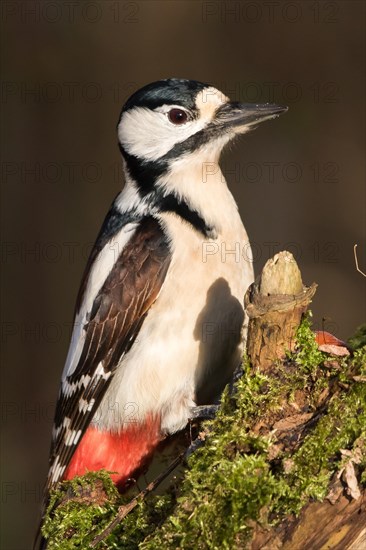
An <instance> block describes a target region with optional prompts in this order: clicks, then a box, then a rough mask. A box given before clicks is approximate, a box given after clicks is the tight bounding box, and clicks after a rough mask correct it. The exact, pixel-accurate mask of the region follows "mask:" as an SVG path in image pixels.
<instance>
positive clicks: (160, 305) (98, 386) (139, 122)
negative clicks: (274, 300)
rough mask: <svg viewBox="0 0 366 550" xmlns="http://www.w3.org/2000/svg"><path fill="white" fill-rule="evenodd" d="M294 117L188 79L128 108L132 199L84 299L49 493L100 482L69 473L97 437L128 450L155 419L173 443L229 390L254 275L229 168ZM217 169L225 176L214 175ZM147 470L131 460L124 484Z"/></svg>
mask: <svg viewBox="0 0 366 550" xmlns="http://www.w3.org/2000/svg"><path fill="white" fill-rule="evenodd" d="M284 110H286V109H285V108H283V107H278V106H276V105H269V104H266V105H244V104H239V103H233V102H230V101H229V100H228V98H227V97H226V96H224V95H223V94H222V93H221V92H219V91H218V90H216V89H215V88H213V87H211V86H209V85H207V84H203V83H199V82H196V81H189V80H179V79H170V80H163V81H159V82H155V83H153V84H150V85H148V86H146V87H145V88H142V89H141V90H139V91H138V92H136V93H135V94H134V95H133V96H131V98H130V99H129V100H128V101H127V103H126V105H125V106H124V108H123V110H122V113H121V117H120V121H119V123H118V138H119V146H120V150H121V153H122V157H123V163H124V170H125V180H126V182H125V187H124V189H123V191H122V192H121V193H120V194H119V195H118V196H117V197H116V199H115V201H114V202H113V204H112V207H111V209H110V211H109V213H108V215H107V217H106V219H105V222H104V224H103V226H102V229H101V231H100V234H99V236H98V238H97V241H96V244H95V246H94V249H93V251H92V253H91V256H90V258H89V261H88V264H87V268H86V271H85V274H84V276H83V280H82V284H81V288H80V292H79V296H78V299H77V306H76V313H75V327H74V331H73V335H72V339H71V344H70V349H69V353H68V356H67V360H66V364H65V368H64V371H63V375H62V381H61V389H60V394H59V400H58V404H57V410H56V416H55V425H54V431H53V442H52V448H51V459H50V471H49V477H48V484H47V487H48V489H50V488H51V487H52V486H53V485H54V484H55V483H56V482H57V481H59V480H60V479H63V478H65V477H72V475H75V473H83V471H82V469H83V468H84V470H85V467H89V468H90V464H89V463H87V462H85V461H84V462H83V461H82V460H81V459H80V460H81V462H80V461H79V462H78V464H77V466H75V467H74V469H72V468H71V470H70V464H72V462H73V461H74V463H75V460H76V459H75V456H76V455H77V452H78V449H79V448H80V449H81V448H82V445H81V442H83V441H84V442H85V441H86V439H85V438H86V431H87V430H88V429H90V427H93V428H94V429H95V430H96V431H97V432H98V433H100V434H117V436H118V435H121V434H123V433H124V431H126V430H128V429H129V427H130V426H131V425H132V426H134V427H136V426H144V423H146V419H147V418H153V419H157V422H158V429H159V432H160V433H161V434H165V433H168V434H169V433H174V432H176V431H178V430H180V429H182V428H183V427H184V426H185V425H186V423H187V421H188V419H189V416H190V410H191V408H192V407H194V406H195V405H199V404H207V403H210V402H212V401H213V400H214V399H215V398H217V397H218V395H219V394H220V392H221V390H222V389H223V387H224V385H225V383H226V382H228V381H229V379H230V377H231V374H232V372H233V370H234V368H235V367H236V366H237V364H238V363H239V361H240V357H241V353H242V346H243V344H242V342H243V338H242V336H243V324H244V320H245V318H244V310H243V296H244V293H245V291H246V289H247V287H248V286H249V284H250V283H251V282H252V281H253V269H252V265H251V262H250V255H249V254H248V250H249V247H248V237H247V234H246V231H245V229H244V226H243V224H242V221H241V219H240V215H239V213H238V209H237V206H236V203H235V201H234V199H233V197H232V195H231V193H230V191H229V190H228V188H227V185H226V182H225V179H224V177H223V175H222V173H221V171H220V169H219V167H218V161H219V157H220V153H221V150H222V148H223V147H224V146H225V144H227V143H228V142H229V141H230V140H231V139H232V138H234V137H235V136H236V135H238V134H241V133H244V132H246V131H247V130H249V129H251V128H252V127H253V126H255V125H256V124H257V123H259V122H261V121H263V120H266V119H270V118H274V117H275V116H277V115H278V114H280V113H281V112H283V111H284ZM212 164H214V165H215V166H216V167H217V169H215V170H214V171H210V172H209V173H208V174H205V167H207V166H208V165H210V166H212ZM238 245H239V250H240V253H239V255H238V254H237V250H238ZM243 249H245V251H246V253H247V254H246V255H245V254H242V253H241V251H242V250H243ZM131 407H132V408H131ZM145 436H146V439H149V434H148V433H147V432H146V433H145ZM153 438H156V434H155V435H154V436H153ZM84 446H85V445H84ZM94 451H95V452H97V449H90V453H91V454H94ZM107 451H108V452H107ZM127 452H128V449H126V453H127ZM144 452H146V450H145V451H144ZM144 452H142V453H141V454H142V455H143V454H144ZM110 454H111V447H108V449H107V450H106V451H105V464H104V463H103V460H104V459H103V457H102V458H101V463H103V464H102V465H101V466H100V467H105V468H107V469H110V470H113V467H110V462H108V460H109V458H108V457H109V456H110ZM135 454H136V453H135ZM107 455H108V456H107ZM83 456H85V452H84V455H83ZM101 456H102V455H101ZM131 456H132V455H131ZM135 458H136V457H135ZM140 458H141V457H140ZM83 460H84V459H83ZM80 464H81V466H80ZM98 464H99V462H98ZM113 464H114V465H115V463H113ZM137 464H138V460H137V462H136V464H134V462H133V460H132V459H131V467H130V468H129V471H127V472H125V471H124V472H122V471H121V472H120V474H121V477H120V479H125V477H126V476H127V475H129V474H130V473H131V472H133V470H134V468H135V467H136V465H137ZM90 469H93V468H90ZM122 469H123V468H122V467H121V470H122ZM70 471H71V472H72V473H71V474H70ZM68 472H69V474H68Z"/></svg>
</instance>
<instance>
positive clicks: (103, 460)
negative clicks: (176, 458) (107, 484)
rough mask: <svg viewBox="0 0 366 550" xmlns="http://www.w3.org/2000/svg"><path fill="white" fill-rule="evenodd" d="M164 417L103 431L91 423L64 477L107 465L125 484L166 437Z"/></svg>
mask: <svg viewBox="0 0 366 550" xmlns="http://www.w3.org/2000/svg"><path fill="white" fill-rule="evenodd" d="M162 438H163V437H162V435H161V432H160V419H158V418H148V419H147V420H146V421H145V422H144V423H143V424H130V425H129V426H128V427H126V428H124V429H123V430H122V431H121V432H120V433H118V432H116V433H112V432H109V431H100V430H98V429H97V428H96V427H94V426H90V427H89V428H88V429H87V430H86V432H85V434H84V436H83V438H82V439H81V441H80V443H79V445H78V447H77V449H76V451H75V453H74V455H73V457H72V459H71V461H70V463H69V465H68V467H67V470H66V471H65V474H64V477H63V479H72V478H73V477H75V476H80V475H83V474H85V473H86V472H87V471H97V470H101V469H102V468H104V469H105V470H108V471H111V472H117V473H116V474H112V475H111V478H112V481H113V482H114V483H115V484H116V485H118V486H122V485H123V484H124V483H125V482H126V480H127V479H128V478H129V477H130V476H131V475H132V474H133V472H134V471H136V470H137V469H138V468H140V467H141V466H142V465H143V462H144V460H146V459H147V458H148V456H149V455H150V454H151V453H152V451H153V450H154V449H155V448H156V446H157V445H158V444H159V442H160V441H161V440H162Z"/></svg>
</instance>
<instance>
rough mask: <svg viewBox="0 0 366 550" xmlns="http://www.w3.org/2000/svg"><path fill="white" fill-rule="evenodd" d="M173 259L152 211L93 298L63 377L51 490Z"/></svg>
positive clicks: (57, 411) (51, 465)
mask: <svg viewBox="0 0 366 550" xmlns="http://www.w3.org/2000/svg"><path fill="white" fill-rule="evenodd" d="M92 256H93V253H92ZM95 257H96V256H95V255H94V259H95ZM170 261H171V251H170V247H169V241H168V238H167V236H166V234H165V233H164V231H163V229H162V227H161V225H160V224H159V222H158V221H157V220H156V219H155V218H153V217H145V218H143V220H141V222H140V223H139V224H138V225H137V228H136V230H135V232H134V234H133V235H132V237H131V238H130V240H129V241H128V243H127V245H126V246H125V247H124V248H123V250H122V252H121V253H120V255H119V257H118V258H117V260H116V262H115V264H114V266H113V268H112V270H111V272H110V273H109V274H108V276H107V278H106V280H105V282H104V284H103V285H102V287H101V289H100V291H99V293H98V294H97V296H96V298H95V300H94V302H93V306H92V309H91V312H90V316H89V319H88V321H87V323H86V324H85V325H84V327H83V331H84V334H85V341H84V345H83V348H82V352H81V355H80V358H79V360H78V364H77V366H76V368H75V369H74V370H73V371H72V373H71V374H70V375H67V376H66V379H64V381H63V385H62V388H61V391H60V395H59V400H58V403H57V407H56V415H55V426H54V439H53V442H52V447H51V456H50V471H49V476H48V481H47V489H48V490H49V489H50V488H51V487H52V485H53V484H54V483H56V482H57V481H58V480H59V479H61V478H62V475H63V473H64V471H65V469H66V468H67V465H68V464H69V462H70V460H71V457H72V455H73V454H74V452H75V449H76V447H77V444H78V442H79V441H80V439H81V437H82V435H83V434H84V432H85V430H86V428H87V427H88V425H89V423H90V421H91V420H92V418H93V416H94V414H95V411H96V409H97V407H98V405H99V403H100V401H101V399H102V397H103V395H104V394H105V392H106V390H107V388H108V386H109V384H110V382H111V379H112V377H113V374H114V372H115V369H116V367H117V365H118V364H119V362H120V360H121V358H122V357H123V355H124V354H125V353H126V352H127V351H128V350H129V349H130V347H131V345H132V343H133V341H134V339H135V338H136V336H137V334H138V332H139V329H140V327H141V324H142V323H143V320H144V318H145V316H146V314H147V312H148V310H149V308H150V307H151V305H152V304H153V303H154V301H155V300H156V298H157V296H158V294H159V292H160V289H161V287H162V285H163V282H164V279H165V276H166V273H167V270H168V267H169V264H170ZM89 268H92V266H89ZM84 286H85V284H84Z"/></svg>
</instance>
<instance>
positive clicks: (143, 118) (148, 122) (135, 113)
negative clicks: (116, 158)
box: [118, 105, 205, 160]
mask: <svg viewBox="0 0 366 550" xmlns="http://www.w3.org/2000/svg"><path fill="white" fill-rule="evenodd" d="M174 107H175V106H174V105H169V106H167V105H164V106H163V107H161V108H159V110H156V111H151V110H150V109H146V108H144V107H135V108H134V109H131V110H129V111H126V112H125V113H123V115H122V118H121V121H120V123H119V125H118V137H119V140H120V142H121V144H122V146H123V148H124V149H125V150H126V151H127V153H129V154H130V155H135V156H136V157H139V158H141V159H146V160H157V159H159V158H160V157H162V156H164V155H166V154H167V153H168V152H169V151H170V149H172V148H173V147H174V145H176V144H177V143H181V142H183V141H185V140H186V139H188V138H189V137H190V136H192V135H193V134H195V133H197V132H198V131H199V130H201V129H202V128H203V127H204V126H205V121H204V120H202V119H201V118H200V119H199V120H191V121H188V122H186V123H185V124H181V125H174V124H172V123H171V122H170V121H169V119H168V117H167V114H166V113H167V112H168V110H169V109H172V108H174ZM177 108H179V106H178V105H177Z"/></svg>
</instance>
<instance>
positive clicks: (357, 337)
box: [348, 323, 366, 350]
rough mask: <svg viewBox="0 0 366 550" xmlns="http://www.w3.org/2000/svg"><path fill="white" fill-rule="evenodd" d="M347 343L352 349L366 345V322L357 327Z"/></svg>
mask: <svg viewBox="0 0 366 550" xmlns="http://www.w3.org/2000/svg"><path fill="white" fill-rule="evenodd" d="M348 344H349V345H350V346H351V348H352V349H353V350H357V349H359V348H362V347H364V346H366V323H364V324H363V325H361V326H359V327H358V329H357V330H356V332H355V334H354V335H353V336H352V337H351V338H350V339H349V340H348Z"/></svg>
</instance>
